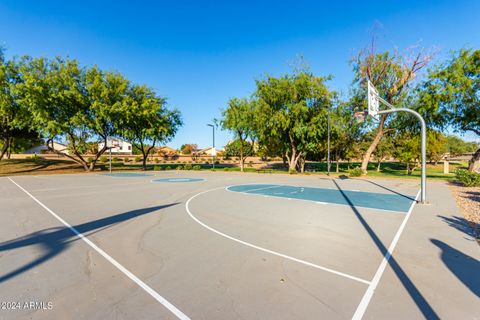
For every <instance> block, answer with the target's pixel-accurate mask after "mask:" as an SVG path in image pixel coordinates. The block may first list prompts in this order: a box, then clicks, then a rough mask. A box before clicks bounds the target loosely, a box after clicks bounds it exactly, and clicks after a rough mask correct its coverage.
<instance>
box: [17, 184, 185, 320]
mask: <svg viewBox="0 0 480 320" xmlns="http://www.w3.org/2000/svg"><path fill="white" fill-rule="evenodd" d="M8 179H9V180H10V181H12V182H13V183H14V184H15V185H16V186H17V187H19V188H20V190H22V191H23V192H25V193H26V194H27V195H28V196H29V197H30V198H32V199H33V200H34V201H35V202H36V203H38V204H39V205H40V206H41V207H42V208H44V209H45V210H46V211H48V212H49V213H50V214H51V215H52V216H54V217H55V218H56V219H57V220H58V221H60V222H61V223H62V224H64V225H65V226H66V227H67V228H68V229H70V230H71V231H72V232H73V233H74V234H75V235H76V236H77V237H79V238H80V239H82V240H83V241H85V242H86V243H87V244H88V245H89V246H90V247H92V248H93V249H94V250H95V251H97V252H98V253H99V254H100V255H101V256H102V257H104V258H105V259H106V260H107V261H108V262H110V263H111V264H113V265H114V266H115V267H116V268H117V269H118V270H120V271H121V272H123V274H125V275H126V276H127V277H129V278H130V279H131V280H132V281H133V282H135V283H136V284H137V285H138V286H139V287H141V288H142V289H143V290H145V291H146V292H147V293H148V294H149V295H151V296H152V297H153V298H154V299H155V300H157V301H158V302H160V303H161V304H162V305H163V306H164V307H165V308H167V309H168V310H170V312H172V313H173V314H174V315H175V316H177V318H179V319H181V320H190V318H189V317H187V316H186V315H185V314H184V313H183V312H182V311H180V310H179V309H177V307H175V306H174V305H173V304H171V303H170V302H168V301H167V299H165V298H164V297H162V296H161V295H159V294H158V293H157V292H156V291H155V290H153V289H152V288H150V287H149V286H148V285H147V284H146V283H144V282H143V281H142V280H140V279H139V278H138V277H137V276H135V275H134V274H133V273H131V272H130V271H128V270H127V269H126V268H125V267H124V266H122V265H121V264H120V263H118V262H117V261H116V260H115V259H113V258H112V257H111V256H109V255H108V254H107V253H106V252H105V251H103V250H102V249H101V248H100V247H98V246H97V245H96V244H95V243H93V242H92V241H90V240H89V239H88V238H87V237H86V236H84V235H83V234H82V233H80V232H79V231H78V230H77V229H75V228H74V227H72V226H71V225H70V224H69V223H68V222H66V221H65V220H63V219H62V218H61V217H60V216H59V215H57V214H56V213H55V212H53V211H52V210H50V209H49V208H48V207H47V206H46V205H44V204H43V203H42V202H40V200H38V199H37V198H35V197H34V196H33V195H32V194H30V192H28V191H27V190H25V189H24V188H23V187H22V186H20V185H19V184H18V183H16V182H15V181H13V180H12V179H11V178H8Z"/></svg>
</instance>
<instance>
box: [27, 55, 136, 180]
mask: <svg viewBox="0 0 480 320" xmlns="http://www.w3.org/2000/svg"><path fill="white" fill-rule="evenodd" d="M22 73H23V74H24V77H25V81H24V84H23V86H22V88H21V91H22V103H24V104H25V105H26V106H28V107H29V110H30V111H31V114H32V116H33V118H34V119H33V121H32V124H33V126H34V127H35V128H37V130H38V131H39V132H41V133H42V136H44V137H45V138H46V139H47V146H48V147H49V149H50V150H51V151H53V152H57V153H58V151H56V150H55V149H54V148H53V140H54V139H60V140H65V141H67V144H68V148H69V150H70V151H71V155H68V154H63V155H65V156H66V157H69V158H70V159H71V160H73V161H75V162H77V163H79V164H80V165H82V166H83V168H84V169H85V170H86V171H90V170H93V169H94V168H95V164H96V162H97V160H98V158H99V157H100V156H101V155H102V154H103V153H104V152H105V151H106V150H107V143H106V142H107V137H109V136H114V135H115V134H116V133H117V131H118V120H119V117H120V114H119V112H118V111H119V107H120V105H121V103H122V100H123V98H124V95H125V92H126V89H127V86H128V81H127V80H126V79H125V78H124V77H123V76H121V75H120V74H118V73H112V72H103V71H101V70H99V69H98V68H97V67H93V68H91V69H85V68H82V67H80V65H79V63H78V62H77V61H76V60H69V59H65V60H64V59H61V58H56V59H54V60H47V59H45V58H39V59H29V61H28V63H26V64H25V67H24V68H23V70H22ZM98 138H100V140H101V141H103V142H104V147H103V148H102V149H100V150H96V152H95V154H94V156H93V158H92V161H91V162H89V161H88V159H85V158H84V157H83V154H85V153H86V152H87V151H89V150H90V151H91V148H89V142H90V141H91V140H92V139H98Z"/></svg>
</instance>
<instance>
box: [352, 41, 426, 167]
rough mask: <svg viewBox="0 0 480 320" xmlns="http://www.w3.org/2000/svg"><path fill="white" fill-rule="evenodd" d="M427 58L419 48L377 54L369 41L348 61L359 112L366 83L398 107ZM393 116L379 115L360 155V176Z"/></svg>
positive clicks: (364, 101) (363, 99) (363, 98)
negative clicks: (372, 133)
mask: <svg viewBox="0 0 480 320" xmlns="http://www.w3.org/2000/svg"><path fill="white" fill-rule="evenodd" d="M430 59H431V56H430V55H426V54H424V52H423V50H422V49H420V50H417V51H410V52H407V53H405V54H401V53H400V52H399V51H397V50H395V51H394V52H389V51H384V52H381V53H377V52H376V51H375V44H374V43H373V42H372V45H371V46H370V47H369V48H368V49H364V50H362V51H360V53H359V54H358V55H357V56H356V57H355V58H354V59H353V60H352V64H353V70H354V72H355V78H354V84H356V85H357V87H356V88H355V89H354V91H353V92H354V95H357V96H359V97H361V101H363V103H364V105H363V108H362V110H364V109H366V100H367V97H366V95H367V93H366V87H367V80H370V81H371V82H372V83H373V85H374V86H375V88H376V89H377V90H378V92H379V94H380V96H381V97H382V98H383V99H385V100H386V101H387V102H389V103H391V104H392V105H395V106H399V105H402V103H403V101H404V99H405V97H406V96H407V93H408V88H409V86H410V83H411V82H412V80H413V79H414V78H415V76H416V75H417V74H418V72H419V71H420V70H422V69H423V68H424V67H425V66H426V65H427V64H428V62H429V61H430ZM394 117H395V115H392V114H383V115H381V116H380V121H379V123H378V125H376V130H375V136H374V138H373V140H372V142H371V144H370V146H369V147H368V148H367V150H366V151H365V154H364V155H363V160H362V165H361V168H362V171H363V172H364V173H366V172H367V167H368V162H369V160H370V157H371V155H372V154H373V153H374V151H375V149H376V148H377V145H378V144H379V143H380V140H381V139H382V137H383V135H384V134H385V132H388V131H390V128H388V127H389V123H390V121H389V119H391V118H394Z"/></svg>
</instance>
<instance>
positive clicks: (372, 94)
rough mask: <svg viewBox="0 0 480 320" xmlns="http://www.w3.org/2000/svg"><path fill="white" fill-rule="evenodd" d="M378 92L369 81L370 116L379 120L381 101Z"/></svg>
mask: <svg viewBox="0 0 480 320" xmlns="http://www.w3.org/2000/svg"><path fill="white" fill-rule="evenodd" d="M378 97H379V96H378V91H377V89H375V87H374V86H373V84H372V83H371V82H370V80H368V114H369V115H370V116H372V117H373V118H375V119H376V120H379V116H378V110H379V109H378V106H379V99H378Z"/></svg>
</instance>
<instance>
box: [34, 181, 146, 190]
mask: <svg viewBox="0 0 480 320" xmlns="http://www.w3.org/2000/svg"><path fill="white" fill-rule="evenodd" d="M144 183H145V182H144V181H142V182H132V183H116V184H95V185H89V186H75V187H65V188H44V189H34V190H31V191H32V192H45V191H58V190H74V189H84V188H87V189H89V188H97V187H98V188H100V187H102V188H108V187H117V186H131V185H137V184H144Z"/></svg>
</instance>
